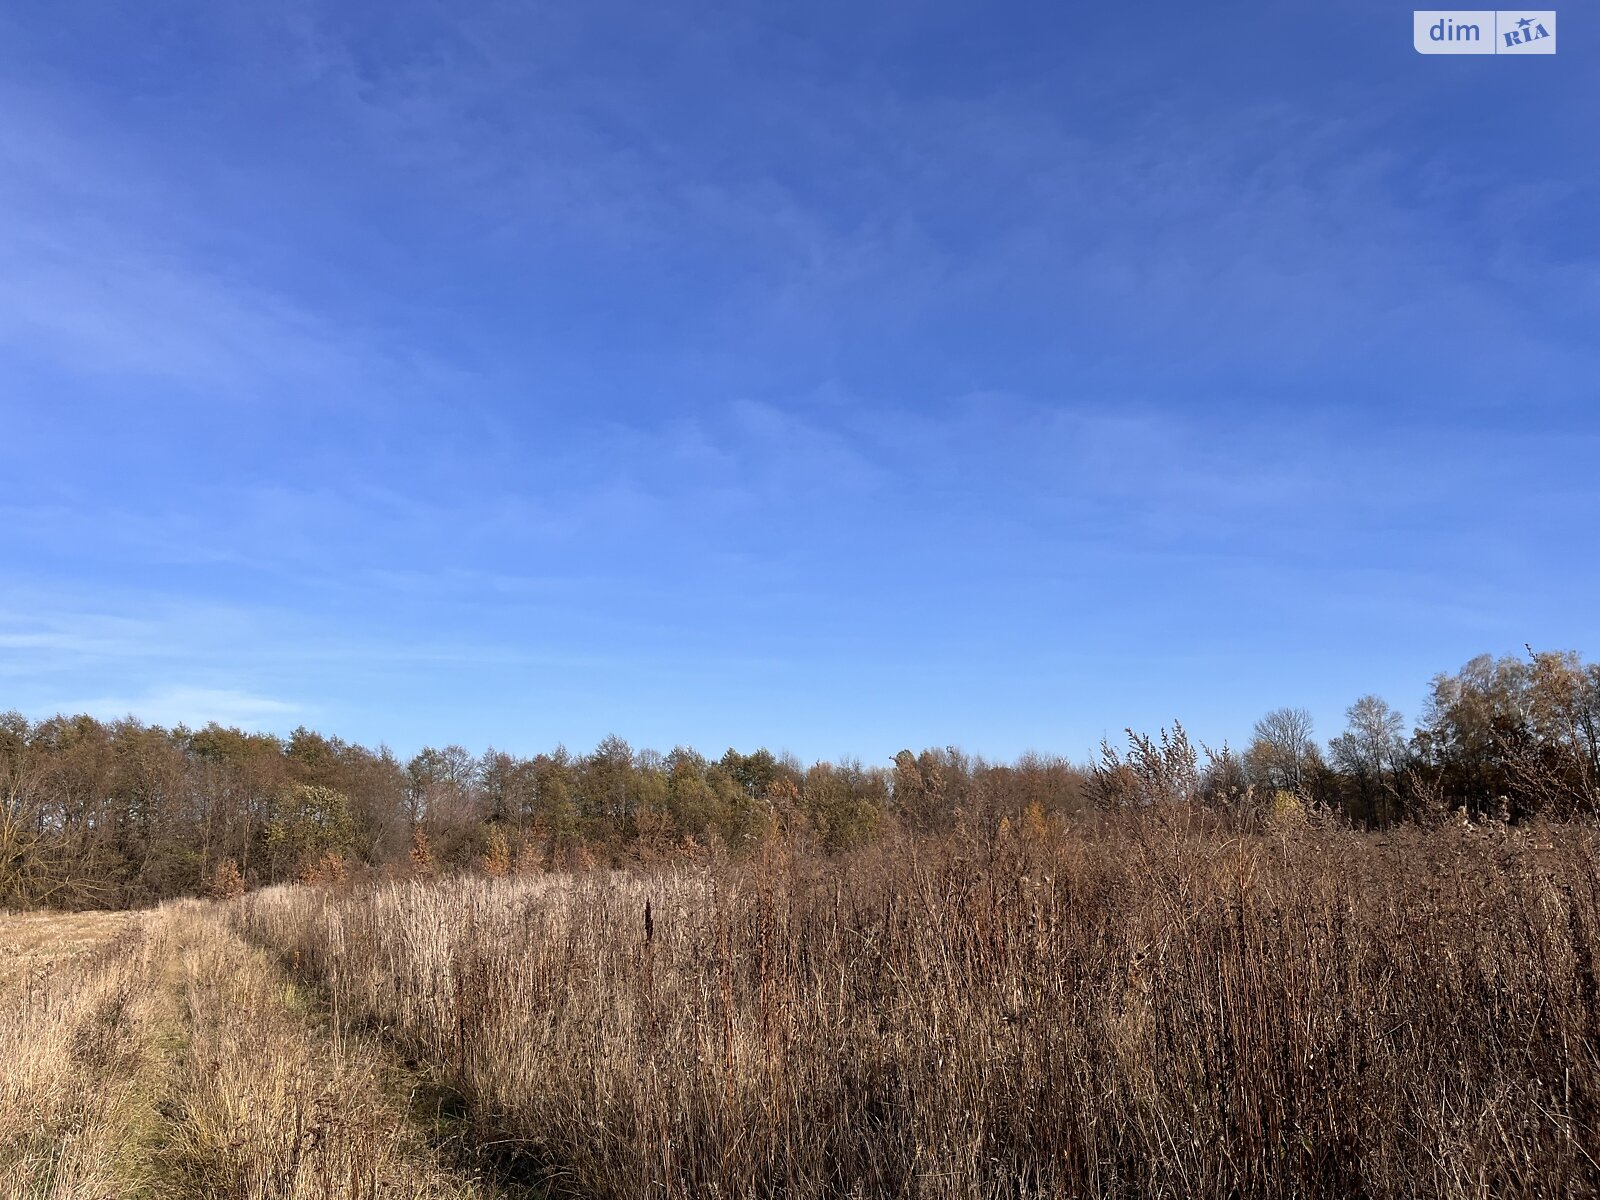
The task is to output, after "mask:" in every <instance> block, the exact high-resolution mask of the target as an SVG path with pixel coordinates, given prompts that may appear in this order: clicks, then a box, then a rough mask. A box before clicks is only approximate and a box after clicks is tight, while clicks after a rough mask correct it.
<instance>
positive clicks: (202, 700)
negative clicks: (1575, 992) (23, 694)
mask: <svg viewBox="0 0 1600 1200" xmlns="http://www.w3.org/2000/svg"><path fill="white" fill-rule="evenodd" d="M55 708H56V709H57V711H59V712H64V713H80V712H81V713H88V714H89V715H91V716H97V717H100V718H102V719H105V720H118V719H120V718H122V717H126V716H129V715H136V716H137V717H138V718H139V719H140V720H143V721H146V722H148V723H151V724H155V725H163V726H166V727H168V728H171V727H172V726H175V725H186V726H188V727H189V728H191V729H194V728H201V727H204V726H206V725H209V724H211V723H212V722H215V723H217V724H218V725H227V726H236V727H238V728H240V729H247V730H253V731H255V730H278V729H282V728H283V726H284V723H285V722H286V721H289V720H291V719H292V718H294V717H295V716H296V714H298V713H300V712H301V709H300V707H299V706H298V705H295V704H291V703H289V702H287V701H284V700H275V699H273V698H271V697H269V696H257V695H252V694H251V693H249V692H241V691H235V690H232V689H229V688H206V687H192V686H186V685H182V684H168V685H162V686H158V687H153V688H151V689H150V690H148V691H146V692H143V693H141V694H139V695H132V696H94V697H88V698H80V699H69V700H64V701H62V702H60V703H59V704H57V705H56V706H55Z"/></svg>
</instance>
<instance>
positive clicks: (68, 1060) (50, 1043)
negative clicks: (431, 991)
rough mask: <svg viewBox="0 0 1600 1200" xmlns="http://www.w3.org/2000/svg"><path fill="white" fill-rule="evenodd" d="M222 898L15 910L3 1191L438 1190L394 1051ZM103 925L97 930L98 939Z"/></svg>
mask: <svg viewBox="0 0 1600 1200" xmlns="http://www.w3.org/2000/svg"><path fill="white" fill-rule="evenodd" d="M221 915H222V914H221V909H220V906H214V905H201V904H196V903H188V904H180V905H174V906H169V907H167V908H164V909H161V910H158V911H156V912H152V913H146V914H139V915H137V916H126V915H124V916H106V917H101V918H98V919H96V918H80V917H67V916H30V917H25V918H14V917H7V918H4V920H3V922H0V937H3V938H4V939H5V943H6V945H7V946H8V947H10V948H11V955H10V957H11V960H12V961H13V963H14V964H15V963H21V962H24V960H25V965H24V966H22V967H19V968H18V969H15V970H13V971H12V972H11V978H10V981H9V983H8V984H7V985H5V988H4V990H3V991H0V997H3V1002H4V1003H5V1004H6V1005H7V1006H8V1010H9V1011H8V1017H9V1018H10V1019H8V1020H6V1021H3V1022H0V1200H12V1198H17V1200H21V1198H23V1197H28V1198H30V1200H32V1198H41V1200H42V1198H49V1200H126V1198H131V1197H174V1198H180V1200H186V1198H196V1200H198V1198H200V1197H208V1198H209V1197H226V1198H230V1200H324V1198H329V1197H350V1198H359V1200H367V1198H371V1200H378V1198H379V1197H385V1198H386V1197H395V1198H407V1200H424V1198H426V1200H443V1198H447V1197H448V1198H460V1200H465V1198H466V1197H471V1196H477V1195H481V1194H483V1193H482V1190H481V1189H480V1188H479V1187H478V1186H477V1185H476V1184H475V1183H473V1182H472V1181H471V1180H469V1179H467V1178H465V1177H463V1176H461V1175H459V1174H457V1173H454V1172H451V1171H449V1170H446V1169H444V1168H443V1167H441V1166H440V1164H439V1163H438V1162H437V1161H436V1159H435V1158H434V1155H433V1153H432V1151H431V1148H430V1147H429V1146H428V1145H427V1144H426V1141H425V1139H424V1137H423V1134H422V1130H421V1129H420V1127H419V1126H417V1125H416V1124H415V1123H414V1122H413V1121H411V1119H410V1118H409V1116H408V1114H407V1112H406V1107H405V1103H404V1095H403V1093H400V1092H398V1091H397V1090H396V1087H395V1086H394V1084H395V1081H394V1080H392V1079H391V1077H390V1074H389V1072H390V1068H389V1067H388V1066H387V1064H386V1060H385V1058H384V1056H383V1055H382V1054H381V1053H380V1051H379V1050H378V1049H377V1048H376V1047H374V1046H373V1045H371V1044H370V1043H369V1042H367V1041H365V1040H363V1039H359V1038H350V1037H347V1036H345V1035H343V1034H341V1033H339V1032H338V1031H337V1029H334V1028H327V1027H325V1026H326V1023H325V1022H323V1021H322V1020H321V1019H320V1018H319V1017H318V1016H317V1014H316V1012H315V1010H314V1007H313V1006H311V1005H308V1004H307V1003H306V1002H305V998H304V995H303V993H302V992H301V991H300V990H299V989H297V988H296V986H295V985H294V984H293V983H291V982H290V981H289V980H287V979H286V978H285V977H284V975H283V973H282V972H281V971H280V970H279V969H278V968H277V967H276V966H275V965H274V964H273V963H272V962H271V960H270V959H269V958H268V957H267V955H265V954H264V953H263V952H262V951H260V950H257V949H253V948H252V947H250V946H247V945H246V944H245V943H244V942H243V941H242V940H241V939H240V938H239V936H238V935H237V934H236V933H234V932H233V931H232V930H230V929H229V928H228V926H227V925H226V923H225V922H224V921H223V920H222V919H221ZM97 939H98V940H97Z"/></svg>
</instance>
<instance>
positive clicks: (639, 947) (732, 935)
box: [229, 807, 1600, 1197]
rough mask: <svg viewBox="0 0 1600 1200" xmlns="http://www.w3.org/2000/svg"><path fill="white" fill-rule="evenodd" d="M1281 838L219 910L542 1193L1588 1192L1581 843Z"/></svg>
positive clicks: (1204, 823) (1062, 848) (936, 843)
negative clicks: (377, 1037) (422, 1077)
mask: <svg viewBox="0 0 1600 1200" xmlns="http://www.w3.org/2000/svg"><path fill="white" fill-rule="evenodd" d="M1276 820H1277V821H1278V824H1277V825H1276V826H1272V825H1269V826H1267V827H1265V828H1263V829H1261V830H1260V831H1257V832H1245V833H1233V832H1229V830H1228V829H1227V828H1225V827H1223V826H1222V825H1220V824H1219V822H1218V819H1217V818H1216V817H1215V816H1214V815H1213V814H1210V813H1207V812H1205V811H1204V810H1200V809H1197V808H1193V807H1174V808H1169V809H1164V810H1160V811H1158V812H1146V813H1143V814H1140V815H1138V816H1136V817H1133V818H1118V819H1107V820H1104V821H1096V822H1093V823H1091V824H1090V825H1089V826H1088V827H1086V828H1079V829H1071V830H1069V829H1064V828H1063V827H1062V825H1061V823H1060V822H1059V820H1055V819H1049V818H1045V817H1044V816H1043V815H1042V813H1035V814H1034V816H1033V817H1032V819H1031V820H1028V821H1025V822H1023V823H1021V824H1020V825H1019V826H1016V827H1013V825H1012V823H1011V822H1010V821H1009V820H1007V821H1005V822H1003V823H1002V825H1001V827H1000V828H999V830H998V831H997V832H996V833H995V834H994V835H993V836H980V835H978V834H976V833H975V832H973V831H971V830H968V831H966V832H958V833H956V834H952V835H949V836H945V837H939V838H929V837H924V838H920V839H911V838H907V839H904V840H895V841H892V842H881V843H879V844H878V845H876V846H875V847H873V848H872V849H869V850H866V851H863V852H859V853H857V854H854V855H851V856H847V857H845V858H843V859H834V860H820V859H817V858H815V857H813V856H805V855H799V856H797V855H794V854H791V853H789V852H788V851H787V850H785V849H784V848H782V847H781V845H780V844H779V843H777V842H776V841H773V842H769V843H768V844H767V846H766V847H765V848H764V849H763V850H762V851H761V852H760V853H758V854H755V855H752V856H750V857H748V858H747V859H745V860H744V861H743V862H729V861H725V860H724V861H721V862H711V863H701V864H696V865H688V864H682V863H679V864H676V865H674V866H672V867H671V868H669V869H664V870H660V869H658V870H652V871H649V872H640V873H629V874H618V873H615V872H595V873H592V874H589V875H586V876H579V877H557V876H534V877H531V878H498V879H486V878H457V879H453V880H447V881H442V882H430V883H407V884H398V885H386V886H381V887H376V888H356V889H343V890H326V889H324V890H312V889H305V888H280V889H273V890H268V891H262V892H257V893H254V894H252V895H251V896H250V897H248V898H247V899H246V900H245V901H244V902H242V903H241V904H237V905H234V906H232V907H231V909H230V910H229V911H230V915H231V916H232V918H233V920H234V921H235V923H236V925H237V927H238V928H239V929H241V930H242V931H243V932H244V933H245V934H246V935H247V936H248V937H249V938H250V939H251V940H252V941H254V942H256V943H258V944H260V945H263V946H267V947H271V948H272V949H273V950H274V951H275V952H276V953H277V954H279V955H280V956H281V957H282V958H283V960H284V961H287V962H291V963H295V964H298V969H299V970H300V972H301V974H302V976H303V977H304V978H305V979H306V980H308V981H311V982H314V983H315V985H316V986H318V987H319V988H321V989H323V990H324V991H325V993H326V994H327V996H328V997H329V999H330V1001H331V1003H332V1004H333V1005H334V1006H335V1007H336V1008H337V1010H338V1011H339V1012H340V1013H341V1014H343V1016H344V1018H345V1019H346V1020H347V1021H349V1022H351V1023H352V1024H353V1025H356V1026H359V1027H361V1028H363V1029H369V1030H381V1031H383V1034H384V1036H385V1037H386V1038H387V1039H388V1040H389V1042H390V1044H391V1045H393V1046H394V1047H396V1049H397V1050H398V1051H399V1052H400V1053H402V1054H403V1055H405V1056H406V1057H408V1058H409V1059H411V1060H413V1061H415V1062H418V1063H423V1064H427V1065H428V1066H429V1067H430V1068H431V1069H433V1070H434V1071H436V1072H438V1073H439V1077H440V1078H441V1080H442V1081H443V1082H444V1083H445V1084H447V1085H448V1086H449V1087H450V1088H452V1089H453V1090H454V1091H455V1092H456V1093H458V1094H459V1096H460V1098H461V1103H462V1107H463V1112H464V1114H465V1117H466V1126H465V1128H466V1130H467V1133H468V1136H469V1138H470V1139H471V1140H472V1141H473V1142H475V1143H476V1144H477V1145H479V1146H480V1147H482V1148H483V1152H484V1153H485V1155H487V1156H488V1158H489V1159H490V1160H492V1161H494V1162H495V1163H496V1164H497V1166H498V1168H499V1170H500V1172H501V1174H502V1177H503V1178H507V1179H518V1180H523V1181H529V1182H531V1181H538V1182H540V1183H542V1184H544V1185H546V1186H548V1187H549V1188H550V1189H551V1191H552V1192H553V1193H555V1194H563V1195H573V1196H616V1197H623V1196H629V1197H634V1196H643V1195H681V1196H708V1195H724V1196H776V1195H791V1196H794V1195H805V1196H840V1197H843V1196H906V1197H958V1196H959V1197H981V1196H993V1197H999V1196H1007V1197H1014V1196H1027V1195H1037V1196H1066V1195H1074V1196H1108V1197H1109V1196H1125V1197H1155V1196H1173V1197H1178V1196H1185V1197H1187V1196H1196V1195H1212V1196H1241V1197H1242V1196H1260V1197H1279V1196H1283V1197H1287V1196H1354V1195H1366V1196H1392V1197H1409V1196H1417V1197H1421V1196H1430V1197H1468V1196H1491V1195H1492V1196H1530V1197H1531V1196H1553V1195H1594V1194H1596V1193H1597V1191H1600V1166H1597V1164H1596V1161H1595V1158H1594V1157H1593V1155H1594V1153H1595V1147H1596V1145H1597V1144H1600V1141H1597V1138H1600V1129H1597V1119H1600V1108H1597V1105H1600V1062H1597V1051H1600V1007H1597V1000H1596V989H1597V979H1596V965H1595V964H1596V956H1597V954H1600V882H1597V875H1596V859H1595V854H1596V850H1597V847H1600V840H1597V836H1596V833H1595V831H1594V830H1593V829H1592V828H1590V827H1587V826H1584V827H1576V826H1573V827H1566V828H1562V829H1559V830H1546V831H1542V832H1538V831H1534V830H1532V829H1524V830H1518V829H1515V828H1512V827H1508V826H1506V825H1504V824H1502V823H1496V822H1489V823H1484V824H1479V825H1456V824H1450V825H1446V826H1443V827H1439V828H1434V829H1431V830H1425V829H1421V828H1414V827H1413V828H1406V829H1402V830H1399V831H1396V832H1394V833H1393V834H1390V835H1387V836H1379V835H1373V834H1361V833H1353V832H1348V831H1342V830H1339V829H1336V828H1327V827H1324V822H1322V820H1321V819H1320V818H1318V817H1317V816H1316V815H1315V813H1311V814H1309V815H1307V814H1303V813H1301V814H1298V815H1296V814H1288V815H1280V817H1278V818H1276Z"/></svg>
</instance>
